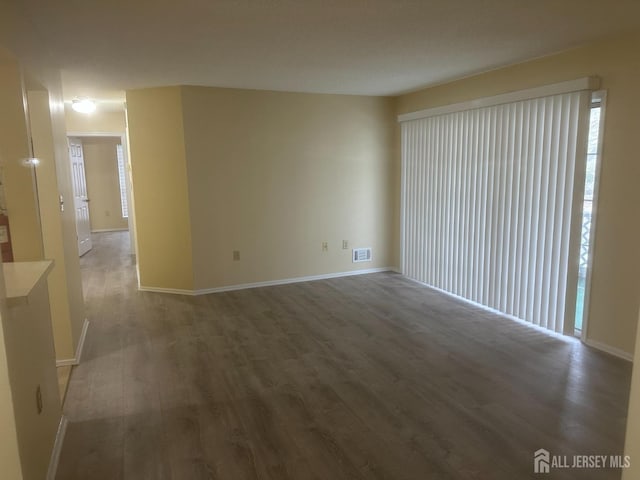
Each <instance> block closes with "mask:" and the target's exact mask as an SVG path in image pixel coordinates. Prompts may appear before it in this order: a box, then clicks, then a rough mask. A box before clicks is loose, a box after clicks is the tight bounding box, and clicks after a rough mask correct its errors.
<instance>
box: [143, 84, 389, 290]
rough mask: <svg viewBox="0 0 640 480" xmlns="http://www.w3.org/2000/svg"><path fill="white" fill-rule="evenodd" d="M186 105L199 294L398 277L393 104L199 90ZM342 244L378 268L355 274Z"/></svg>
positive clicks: (188, 95)
mask: <svg viewBox="0 0 640 480" xmlns="http://www.w3.org/2000/svg"><path fill="white" fill-rule="evenodd" d="M182 98H183V113H184V131H185V143H186V152H187V170H188V177H189V203H190V211H191V228H192V238H193V260H194V278H195V288H196V289H206V288H212V287H221V286H227V285H237V284H243V283H253V282H260V281H268V280H277V279H286V278H292V277H300V276H308V275H319V274H327V273H335V272H345V271H350V270H357V269H367V268H374V267H388V266H393V264H392V250H391V242H390V239H391V225H392V221H393V220H392V217H393V212H392V209H391V204H392V201H393V194H394V193H395V192H394V191H393V184H392V182H391V181H390V177H391V175H392V173H393V168H392V164H391V162H390V159H391V153H392V144H391V141H392V133H393V125H394V123H393V122H394V116H393V114H394V110H393V101H392V100H391V99H388V98H379V97H377V98H376V97H359V96H347V95H312V94H297V93H280V92H265V91H250V90H233V89H221V88H204V87H183V88H182ZM133 160H134V161H135V157H133ZM137 195H138V192H137V191H136V198H137ZM138 218H140V217H138ZM342 240H348V241H349V244H350V246H353V247H372V248H373V262H371V263H356V264H354V263H352V262H351V249H350V248H349V249H348V250H343V249H342ZM325 241H326V242H328V244H329V250H328V252H322V248H321V245H322V242H325ZM234 250H239V251H240V261H233V256H232V252H233V251H234Z"/></svg>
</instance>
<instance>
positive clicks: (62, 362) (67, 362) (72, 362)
mask: <svg viewBox="0 0 640 480" xmlns="http://www.w3.org/2000/svg"><path fill="white" fill-rule="evenodd" d="M88 329H89V320H88V319H86V318H85V319H84V323H83V324H82V332H80V338H79V339H78V345H77V346H76V355H75V357H73V358H63V359H62V360H56V367H66V366H69V365H71V366H74V365H78V364H79V363H80V359H81V358H82V351H83V350H84V341H85V340H86V338H87V330H88Z"/></svg>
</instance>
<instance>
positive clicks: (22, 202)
mask: <svg viewBox="0 0 640 480" xmlns="http://www.w3.org/2000/svg"><path fill="white" fill-rule="evenodd" d="M2 7H3V9H4V4H3V5H2ZM2 13H3V15H2V16H1V17H2V21H3V22H5V21H6V22H8V24H9V25H10V26H11V27H12V28H9V29H4V30H2V31H1V32H0V33H1V34H3V36H2V40H3V41H7V42H11V43H12V44H13V45H14V46H15V48H16V50H19V51H20V52H21V54H22V55H23V56H24V62H23V61H22V60H23V59H22V58H20V65H18V61H17V60H14V57H13V55H12V54H11V53H9V52H8V51H6V50H5V49H4V48H3V47H2V46H0V65H2V67H1V68H2V72H3V75H0V79H1V80H0V82H5V81H6V82H7V83H5V84H4V85H3V86H2V88H0V98H1V99H2V100H0V101H2V102H5V104H4V105H6V106H7V108H4V106H3V108H0V157H3V158H6V159H7V161H8V159H10V158H14V159H19V158H24V157H26V156H28V154H29V149H28V148H27V146H28V136H27V135H28V132H27V129H26V125H27V121H26V119H25V116H24V111H23V108H22V92H21V91H20V89H18V88H17V87H16V85H19V81H17V82H16V80H15V79H16V78H18V79H19V78H20V76H21V74H22V73H23V72H25V71H26V74H25V77H26V78H28V79H29V80H30V81H33V80H35V82H37V83H38V84H39V86H41V87H42V88H46V92H48V110H49V112H48V121H47V118H46V117H47V112H46V110H47V108H46V107H45V106H44V104H43V103H40V104H39V112H40V114H38V115H37V116H36V117H35V118H34V120H36V123H35V124H33V125H32V126H35V125H38V126H40V127H41V128H40V129H38V128H36V132H35V136H33V137H32V140H33V145H34V147H36V146H37V148H38V154H39V155H42V157H43V162H45V163H44V164H43V165H42V168H39V170H38V173H37V175H38V181H39V183H40V184H41V186H40V188H42V191H41V192H40V204H41V205H40V206H41V209H42V212H41V214H42V229H43V230H44V231H45V235H47V238H44V243H45V245H44V252H43V236H42V235H41V230H40V228H41V226H40V221H39V218H38V216H37V211H38V208H37V205H36V202H35V195H33V193H32V191H30V188H31V185H32V184H31V183H30V182H31V177H29V178H26V177H25V174H24V173H25V172H27V173H28V172H29V171H28V169H26V168H24V167H20V172H21V173H20V177H19V181H18V180H11V179H8V181H7V184H8V183H9V182H11V183H12V185H13V184H15V186H16V187H17V188H15V189H16V190H17V192H16V193H14V194H13V195H14V197H15V198H17V199H18V201H14V202H13V204H14V205H18V206H19V208H20V213H18V214H15V215H14V214H12V213H11V212H10V213H9V220H10V222H11V223H12V225H11V229H12V237H13V238H12V240H13V244H14V253H17V255H16V259H17V260H33V259H40V258H42V257H43V253H44V254H46V255H47V256H48V258H52V259H54V260H55V262H56V264H57V265H58V266H60V267H62V265H64V272H65V284H66V296H67V300H66V302H67V303H68V315H69V316H68V319H67V320H66V321H67V322H68V325H69V326H70V328H71V331H70V332H69V331H67V332H66V334H65V335H66V336H67V337H68V340H65V341H64V342H57V344H56V347H57V348H59V351H57V354H58V359H61V360H62V359H70V358H73V356H74V353H75V349H76V346H77V344H78V340H79V338H80V334H81V332H82V325H83V322H84V318H85V317H84V300H83V295H82V280H81V276H80V261H79V257H78V246H77V235H76V226H75V216H74V212H73V208H72V205H73V204H72V201H73V196H72V194H71V172H70V164H69V157H68V149H67V139H66V133H65V132H66V128H65V124H64V104H63V102H62V86H61V84H60V74H59V72H57V71H55V70H51V69H48V68H44V67H43V63H41V62H39V59H38V57H37V55H31V54H32V53H34V52H33V48H37V45H33V44H31V43H30V41H31V40H32V38H31V37H29V36H27V37H24V36H22V35H21V32H24V30H23V29H18V31H16V32H13V33H15V36H11V35H10V34H11V33H12V29H13V28H17V27H18V26H19V25H21V21H20V20H21V19H20V18H19V17H16V16H15V15H14V13H13V12H12V11H11V10H8V11H3V12H2ZM4 35H6V37H5V36H4ZM6 58H9V59H10V61H9V62H7V61H5V60H4V59H6ZM25 63H26V64H27V65H26V66H25ZM21 70H22V71H21ZM8 87H11V88H8ZM42 92H45V90H42ZM40 97H41V98H40V100H41V102H44V101H45V100H46V99H45V98H44V94H41V95H40ZM9 107H10V108H9ZM47 123H48V124H47ZM32 133H34V132H32ZM52 159H54V163H55V168H52V166H53V165H52V163H51V160H52ZM10 178H13V179H17V178H18V177H15V176H12V177H10ZM56 186H57V191H56ZM11 188H14V187H11ZM59 194H62V195H63V198H64V199H65V200H66V206H67V208H66V209H65V211H64V212H62V213H61V212H59V211H58V208H57V206H58V195H59ZM7 200H9V198H8V199H7ZM30 202H32V203H30ZM27 206H29V208H28V211H27ZM70 207H71V208H70ZM12 211H13V212H15V209H14V208H12ZM12 216H17V217H19V219H20V221H19V222H18V223H17V224H16V223H15V222H14V220H12V218H11V217H12ZM56 224H57V226H56ZM14 230H17V231H15V232H14ZM60 231H61V233H62V238H61V239H60V237H59V236H58V237H56V235H59V234H60ZM49 234H51V235H49ZM60 242H62V244H60ZM16 244H19V245H18V248H17V252H16ZM61 271H62V268H60V269H59V270H58V269H56V272H54V274H53V275H54V278H56V276H59V275H61V273H62V272H61ZM57 280H58V281H60V280H61V279H60V278H59V277H57ZM64 288H65V287H59V286H56V287H54V288H52V291H51V299H52V313H53V314H54V315H55V318H56V320H54V321H56V322H57V319H59V318H61V317H60V315H63V314H64V313H65V310H66V309H65V308H62V307H61V305H63V304H64V302H65V300H64V299H62V298H61V297H60V296H61V295H63V292H62V290H64ZM54 290H55V291H54ZM63 323H64V322H63ZM58 325H61V323H58ZM61 335H62V334H61V331H60V330H58V329H56V337H57V339H58V340H60V338H61Z"/></svg>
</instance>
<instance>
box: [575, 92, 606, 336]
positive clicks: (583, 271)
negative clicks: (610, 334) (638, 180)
mask: <svg viewBox="0 0 640 480" xmlns="http://www.w3.org/2000/svg"><path fill="white" fill-rule="evenodd" d="M603 108H604V92H596V93H594V96H593V100H592V103H591V113H590V116H589V137H588V142H587V155H586V171H585V185H584V200H583V204H582V205H583V207H582V230H581V236H580V265H579V270H578V290H577V295H576V320H575V333H576V335H580V334H581V333H582V330H583V324H584V323H585V322H584V319H585V317H586V314H585V307H586V306H587V304H588V302H587V298H588V285H589V273H590V272H589V260H590V256H591V245H592V244H593V241H592V238H593V223H594V217H595V206H596V204H595V202H596V192H597V185H598V182H597V176H598V164H599V158H600V146H601V142H600V135H601V133H600V132H601V131H602V127H603V118H604V115H603V114H602V111H603Z"/></svg>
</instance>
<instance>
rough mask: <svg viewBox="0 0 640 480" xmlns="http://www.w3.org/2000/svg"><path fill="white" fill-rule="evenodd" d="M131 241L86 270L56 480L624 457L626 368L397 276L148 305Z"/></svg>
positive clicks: (423, 471)
mask: <svg viewBox="0 0 640 480" xmlns="http://www.w3.org/2000/svg"><path fill="white" fill-rule="evenodd" d="M127 242H128V236H127V233H126V232H125V233H121V232H118V233H103V234H98V235H95V237H94V245H95V247H94V250H93V251H92V252H90V253H88V254H87V255H86V256H85V257H83V258H82V260H81V262H82V269H83V275H84V284H85V298H86V303H87V314H88V318H89V320H90V322H91V324H90V328H89V332H88V337H87V341H86V345H85V351H84V355H83V358H82V363H81V365H79V366H78V367H77V368H76V369H75V370H74V372H73V375H72V378H71V384H70V387H69V391H68V394H67V399H66V404H65V408H64V410H65V414H66V415H67V417H68V419H69V422H70V423H69V427H68V430H67V434H66V438H65V442H64V446H63V450H62V454H61V458H60V464H59V468H58V476H57V478H58V480H75V479H78V480H88V479H90V480H102V479H104V480H118V479H127V480H143V479H175V480H200V479H224V480H230V479H234V480H235V479H293V480H304V479H318V480H338V479H394V480H395V479H399V480H402V479H411V480H419V479H420V480H422V479H480V480H496V479H497V480H501V479H505V480H514V479H515V480H517V479H527V478H538V477H539V476H536V475H534V473H533V453H534V451H536V450H538V449H539V448H545V449H547V450H549V451H550V452H551V453H552V454H558V455H567V456H571V455H574V454H621V453H622V450H623V442H624V431H625V417H626V411H627V402H628V391H629V381H630V373H631V365H630V364H629V363H627V362H625V361H622V360H618V359H616V358H613V357H610V356H608V355H606V354H603V353H600V352H597V351H595V350H592V349H590V348H587V347H585V346H583V345H581V344H580V343H578V342H574V341H564V340H562V339H559V338H555V337H552V336H549V335H546V334H544V333H542V332H540V331H537V330H535V329H532V328H529V327H528V326H526V325H523V324H520V323H517V322H513V321H511V320H509V319H506V318H503V317H500V316H498V315H494V314H492V313H489V312H487V311H484V310H481V309H478V308H475V307H473V306H470V305H468V304H466V303H464V302H460V301H457V300H455V299H452V298H450V297H448V296H445V295H443V294H441V293H438V292H435V291H433V290H431V289H428V288H425V287H423V286H421V285H418V284H416V283H414V282H411V281H409V280H407V279H405V278H403V277H402V276H401V275H398V274H394V273H380V274H372V275H363V276H354V277H344V278H337V279H332V280H325V281H315V282H308V283H298V284H291V285H282V286H275V287H266V288H258V289H251V290H241V291H235V292H227V293H219V294H212V295H205V296H199V297H187V296H179V295H168V294H159V293H148V292H138V291H137V289H136V273H135V265H133V263H132V260H131V256H130V255H129V254H128V243H127ZM545 478H551V479H573V478H580V479H582V478H585V479H617V478H620V471H618V470H582V471H575V470H573V471H568V470H552V473H551V474H550V475H546V476H545Z"/></svg>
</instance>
